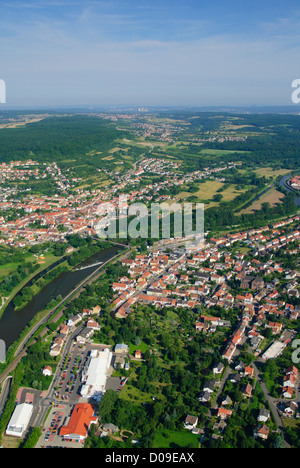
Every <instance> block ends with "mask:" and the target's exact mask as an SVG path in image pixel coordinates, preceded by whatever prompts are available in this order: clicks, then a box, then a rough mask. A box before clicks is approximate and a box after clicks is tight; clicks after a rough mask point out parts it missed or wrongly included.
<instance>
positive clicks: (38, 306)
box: [0, 246, 120, 348]
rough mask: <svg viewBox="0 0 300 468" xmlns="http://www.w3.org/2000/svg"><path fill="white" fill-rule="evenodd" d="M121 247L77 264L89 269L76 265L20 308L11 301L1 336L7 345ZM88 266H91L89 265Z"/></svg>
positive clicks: (6, 310) (107, 250)
mask: <svg viewBox="0 0 300 468" xmlns="http://www.w3.org/2000/svg"><path fill="white" fill-rule="evenodd" d="M119 250H120V247H116V246H110V247H108V248H107V249H104V250H101V251H100V252H98V253H96V254H94V255H92V256H91V257H90V258H89V259H88V260H85V261H84V262H82V263H81V264H80V265H78V267H86V268H79V269H78V268H76V269H74V270H68V271H65V272H63V273H62V274H60V275H59V276H58V277H56V278H55V279H54V280H53V281H51V282H50V283H49V284H47V285H46V286H45V287H44V288H43V289H42V290H41V291H40V292H39V293H38V294H37V295H35V296H34V297H33V299H32V300H31V301H30V302H29V303H28V304H27V305H26V306H25V307H24V308H23V309H22V310H20V311H17V310H15V307H14V305H13V303H12V302H10V303H9V304H8V305H7V307H6V309H5V311H4V313H3V315H2V317H1V319H0V339H2V340H4V341H5V343H6V347H7V348H8V347H9V346H11V345H12V344H13V343H14V342H15V341H16V340H17V339H18V337H19V336H20V334H21V333H22V331H23V330H24V329H25V328H26V327H27V326H28V324H29V323H30V322H31V320H32V319H33V318H34V317H35V316H36V315H37V314H38V313H39V312H41V311H43V310H47V309H48V308H49V303H51V301H53V300H55V299H56V298H57V297H59V296H61V297H62V298H65V297H67V296H68V295H69V294H70V293H71V292H72V291H73V290H74V289H75V288H76V286H77V285H79V284H80V283H81V282H82V281H84V279H85V278H87V277H89V276H90V275H91V274H92V273H93V271H96V270H97V269H99V264H100V265H101V264H102V263H105V262H107V261H108V260H109V259H110V258H113V257H114V256H115V255H116V254H117V253H118V251H119ZM95 264H96V266H95ZM89 265H91V267H90V268H89Z"/></svg>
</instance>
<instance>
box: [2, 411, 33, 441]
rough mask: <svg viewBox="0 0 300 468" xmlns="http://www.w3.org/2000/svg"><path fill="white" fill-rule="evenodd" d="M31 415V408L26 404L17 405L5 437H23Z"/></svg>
mask: <svg viewBox="0 0 300 468" xmlns="http://www.w3.org/2000/svg"><path fill="white" fill-rule="evenodd" d="M32 413H33V406H32V405H29V404H27V403H23V404H21V405H18V406H17V407H16V409H15V411H14V413H13V415H12V417H11V420H10V421H9V423H8V426H7V429H6V432H5V433H6V435H9V436H14V437H23V435H24V434H25V432H26V430H27V427H28V425H29V421H30V418H31V416H32Z"/></svg>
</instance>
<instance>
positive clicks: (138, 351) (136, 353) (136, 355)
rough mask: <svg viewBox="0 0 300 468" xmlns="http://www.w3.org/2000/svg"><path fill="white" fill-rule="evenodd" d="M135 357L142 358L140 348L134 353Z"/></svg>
mask: <svg viewBox="0 0 300 468" xmlns="http://www.w3.org/2000/svg"><path fill="white" fill-rule="evenodd" d="M134 357H135V359H142V352H141V350H140V349H137V350H136V352H135V353H134Z"/></svg>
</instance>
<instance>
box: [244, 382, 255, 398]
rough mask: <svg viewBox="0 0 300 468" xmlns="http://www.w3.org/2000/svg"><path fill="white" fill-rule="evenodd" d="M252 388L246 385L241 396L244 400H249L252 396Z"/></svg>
mask: <svg viewBox="0 0 300 468" xmlns="http://www.w3.org/2000/svg"><path fill="white" fill-rule="evenodd" d="M252 390H253V388H252V386H251V385H250V384H247V385H246V386H245V387H244V389H243V395H244V397H246V398H250V397H251V396H252Z"/></svg>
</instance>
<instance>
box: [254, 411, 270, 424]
mask: <svg viewBox="0 0 300 468" xmlns="http://www.w3.org/2000/svg"><path fill="white" fill-rule="evenodd" d="M269 419H270V411H268V410H266V409H265V408H262V409H261V410H260V411H259V414H258V417H257V421H258V422H262V423H266V422H267V421H268V420H269Z"/></svg>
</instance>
